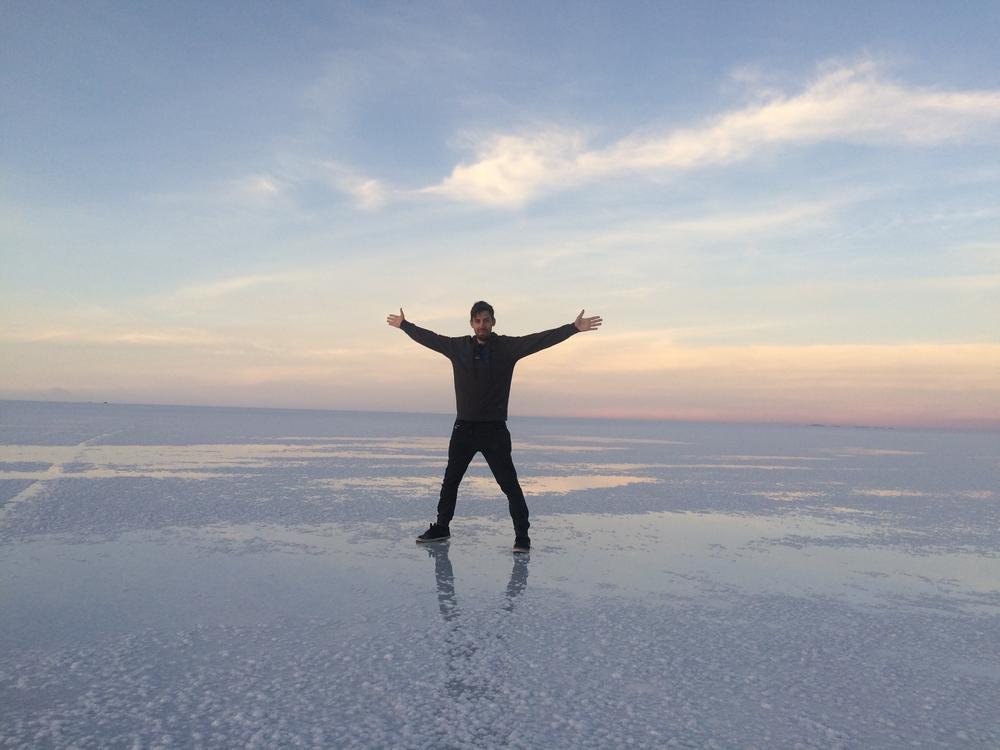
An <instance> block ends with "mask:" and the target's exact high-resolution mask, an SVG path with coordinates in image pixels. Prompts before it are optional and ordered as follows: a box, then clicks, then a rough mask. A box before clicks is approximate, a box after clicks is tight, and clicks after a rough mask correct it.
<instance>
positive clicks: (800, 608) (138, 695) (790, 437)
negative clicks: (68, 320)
mask: <svg viewBox="0 0 1000 750" xmlns="http://www.w3.org/2000/svg"><path fill="white" fill-rule="evenodd" d="M510 427H511V431H512V433H513V434H514V439H515V443H514V452H515V462H516V463H517V465H518V469H519V472H520V474H521V478H522V484H523V486H524V489H525V492H526V494H527V496H528V502H529V505H530V507H531V509H532V514H533V515H532V522H533V526H532V539H533V548H532V552H531V554H530V556H527V557H524V556H514V555H512V554H511V551H510V545H511V543H512V541H513V537H512V532H511V529H510V522H509V519H508V518H507V517H506V507H505V501H504V499H503V497H502V496H501V495H500V494H499V491H498V489H497V488H496V485H495V484H494V483H493V481H492V479H491V478H490V476H489V473H488V469H487V468H486V467H485V464H484V463H483V462H482V461H481V460H480V459H477V460H476V461H475V462H474V463H473V466H472V468H471V469H470V474H469V477H468V478H467V480H466V482H464V483H463V486H462V491H461V493H460V500H459V508H458V516H457V517H456V520H455V522H454V523H453V526H452V533H453V537H452V540H451V541H450V542H447V543H442V544H437V545H427V546H423V545H421V546H418V545H416V544H415V543H414V541H413V539H414V537H415V536H416V535H417V534H418V533H420V532H421V531H423V530H424V528H426V525H427V523H428V522H429V521H430V520H431V518H432V516H433V507H434V504H435V496H436V491H437V487H438V486H439V482H440V475H441V474H442V473H443V468H444V461H443V456H444V455H445V451H446V446H447V443H446V440H445V438H444V437H442V436H444V435H447V434H448V421H447V418H444V417H438V416H428V415H364V414H349V413H340V414H338V413H330V412H325V413H324V412H268V411H254V410H213V409H172V408H167V407H104V406H103V405H41V404H18V403H10V402H8V403H3V404H2V405H0V441H2V444H0V501H2V504H0V585H2V589H0V590H2V597H3V607H2V615H0V746H15V747H16V746H32V747H68V746H77V747H157V746H160V747H232V746H250V747H253V746H258V747H400V748H411V747H412V748H418V747H456V748H457V747H498V748H499V747H511V748H521V747H523V748H528V747H553V748H563V747H565V748H581V747H583V748H585V747H595V748H597V747H601V748H605V747H649V748H660V747H722V748H728V747H759V748H768V747H794V746H796V745H797V744H798V745H799V746H802V747H828V748H834V747H845V748H847V747H859V748H861V747H957V746H958V747H961V746H967V747H984V748H985V747H997V746H1000V720H998V718H997V716H998V714H997V712H996V710H995V707H996V706H997V705H1000V657H998V656H997V654H998V653H1000V556H998V554H997V553H998V543H997V538H996V529H997V528H998V524H997V522H998V520H1000V518H998V516H1000V493H998V491H997V488H998V487H1000V481H998V480H1000V437H998V436H997V435H995V434H989V433H978V434H977V433H947V432H937V433H935V432H910V431H888V430H866V429H860V428H833V427H824V428H819V427H817V428H805V427H790V428H780V427H752V426H721V425H715V426H706V425H685V424H677V423H673V424H670V423H640V422H596V421H584V420H528V419H522V420H512V422H511V424H510Z"/></svg>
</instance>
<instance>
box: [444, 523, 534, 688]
mask: <svg viewBox="0 0 1000 750" xmlns="http://www.w3.org/2000/svg"><path fill="white" fill-rule="evenodd" d="M448 547H449V545H448V543H444V544H441V543H437V544H428V545H426V546H425V547H424V549H426V550H427V554H428V556H429V557H432V558H433V559H434V580H435V582H436V583H437V599H438V611H439V612H440V613H441V619H442V620H444V622H445V624H446V625H448V631H447V633H446V634H445V638H444V641H445V654H446V656H447V661H448V678H447V681H446V684H445V687H446V689H447V690H448V692H449V693H450V694H451V695H452V696H453V697H456V698H457V697H464V698H466V699H468V698H470V697H471V698H478V697H483V698H485V699H489V697H490V695H491V693H492V689H491V688H489V686H487V685H484V684H483V683H482V681H481V675H479V674H477V670H475V669H473V668H472V665H471V660H472V658H473V656H474V655H475V654H476V653H477V652H478V650H479V645H478V644H477V642H476V639H475V636H476V633H475V632H473V633H472V634H471V635H470V634H467V633H466V632H465V628H464V623H463V622H462V618H461V610H460V609H459V607H458V599H457V598H456V596H455V572H454V570H453V569H452V566H451V560H450V559H449V558H448ZM527 584H528V558H527V556H524V555H517V556H516V557H515V558H514V566H513V568H512V569H511V572H510V580H509V581H508V582H507V590H506V592H505V596H504V601H503V604H502V605H501V608H502V609H503V611H505V612H513V611H514V603H515V600H516V599H517V598H518V597H519V596H520V595H521V594H522V593H523V592H524V589H525V587H526V586H527ZM491 635H493V636H494V637H495V639H496V640H501V641H502V640H504V634H503V632H502V630H501V631H497V632H495V633H492V634H491Z"/></svg>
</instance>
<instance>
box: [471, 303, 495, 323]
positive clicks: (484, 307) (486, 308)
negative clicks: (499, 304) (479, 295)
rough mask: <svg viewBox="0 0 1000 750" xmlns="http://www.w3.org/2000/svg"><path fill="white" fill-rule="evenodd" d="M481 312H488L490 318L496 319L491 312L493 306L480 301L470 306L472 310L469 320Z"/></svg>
mask: <svg viewBox="0 0 1000 750" xmlns="http://www.w3.org/2000/svg"><path fill="white" fill-rule="evenodd" d="M481 312H488V313H489V314H490V317H491V318H495V317H496V315H495V314H494V312H493V305H491V304H490V303H489V302H483V301H482V300H479V302H477V303H476V304H474V305H473V306H472V310H471V311H470V312H469V320H472V319H473V318H474V317H476V316H477V315H478V314H479V313H481Z"/></svg>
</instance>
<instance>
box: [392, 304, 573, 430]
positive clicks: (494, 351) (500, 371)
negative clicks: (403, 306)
mask: <svg viewBox="0 0 1000 750" xmlns="http://www.w3.org/2000/svg"><path fill="white" fill-rule="evenodd" d="M400 328H402V329H403V330H404V331H405V332H406V335H407V336H409V337H410V338H411V339H413V340H414V341H416V342H417V343H418V344H423V345H424V346H426V347H427V348H428V349H433V350H434V351H436V352H440V353H441V354H443V355H444V356H446V357H447V358H448V359H449V360H451V367H452V370H453V371H454V373H455V405H456V407H457V409H458V418H459V419H464V420H468V421H470V422H491V421H506V419H507V401H508V400H509V399H510V381H511V379H512V378H513V377H514V365H515V364H517V361H518V360H519V359H521V358H522V357H527V356H528V355H529V354H534V353H535V352H538V351H541V350H542V349H547V348H548V347H550V346H554V345H556V344H559V343H562V342H563V341H565V340H566V339H568V338H569V337H570V336H572V335H573V334H574V333H576V332H577V330H576V326H575V325H573V324H572V323H567V324H566V325H564V326H559V328H553V329H552V330H551V331H542V332H541V333H532V334H530V335H528V336H498V335H497V334H495V333H491V334H490V338H489V340H488V341H487V342H486V343H485V344H480V343H478V341H477V340H476V337H475V336H454V337H453V336H441V335H439V334H437V333H434V332H433V331H428V330H427V329H426V328H421V327H420V326H417V325H414V324H413V323H411V322H410V321H408V320H404V321H403V322H402V323H401V324H400Z"/></svg>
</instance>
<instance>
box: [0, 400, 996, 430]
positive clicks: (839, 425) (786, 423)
mask: <svg viewBox="0 0 1000 750" xmlns="http://www.w3.org/2000/svg"><path fill="white" fill-rule="evenodd" d="M0 403H19V404H69V405H77V406H138V407H163V408H175V409H229V410H237V409H242V410H260V411H301V412H330V413H347V414H406V415H411V416H440V417H448V418H449V419H454V418H455V416H454V414H453V413H452V412H440V411H399V410H395V409H337V408H332V407H319V406H316V407H308V406H260V405H245V404H242V405H240V404H238V405H233V404H228V405H225V404H192V403H148V402H135V401H94V400H88V401H75V400H69V399H65V400H52V399H26V398H6V397H0ZM510 419H575V420H591V421H602V422H612V421H621V422H668V423H676V424H704V425H746V426H754V425H757V426H762V427H813V428H829V429H859V430H893V431H927V430H929V431H935V432H1000V419H996V420H993V419H983V420H981V423H971V424H970V423H965V424H962V425H958V424H952V425H947V424H944V425H942V424H926V423H922V424H900V425H893V424H859V423H853V422H848V421H837V422H832V421H817V420H814V421H805V420H803V421H791V420H777V419H776V420H773V421H763V420H759V419H738V418H734V419H690V418H687V419H685V418H682V417H664V416H650V417H638V416H609V415H559V414H515V415H512V416H511V415H508V420H507V421H510Z"/></svg>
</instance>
